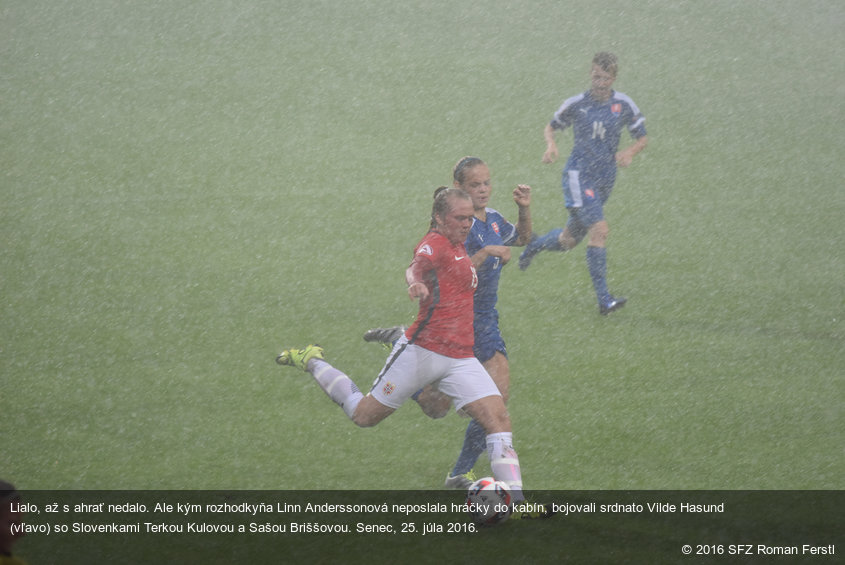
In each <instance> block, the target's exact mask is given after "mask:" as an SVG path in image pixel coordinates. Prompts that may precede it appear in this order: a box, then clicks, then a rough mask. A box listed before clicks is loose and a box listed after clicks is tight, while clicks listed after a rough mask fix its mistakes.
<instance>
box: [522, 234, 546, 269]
mask: <svg viewBox="0 0 845 565" xmlns="http://www.w3.org/2000/svg"><path fill="white" fill-rule="evenodd" d="M542 249H543V248H542V247H541V246H540V244H539V243H538V242H537V238H536V237H535V238H534V239H533V240H531V243H529V244H528V245H526V246H525V249H524V250H523V251H522V253H520V254H519V270H520V271H524V270H525V269H527V268H528V266H529V265H530V264H531V260H532V259H534V256H535V255H536V254H538V253H539V252H540V251H542Z"/></svg>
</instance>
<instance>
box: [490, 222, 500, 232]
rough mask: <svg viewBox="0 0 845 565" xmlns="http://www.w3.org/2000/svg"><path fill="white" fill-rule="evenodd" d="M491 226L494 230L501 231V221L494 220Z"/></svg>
mask: <svg viewBox="0 0 845 565" xmlns="http://www.w3.org/2000/svg"><path fill="white" fill-rule="evenodd" d="M490 227H491V228H493V231H494V232H496V233H499V222H493V223H492V224H490Z"/></svg>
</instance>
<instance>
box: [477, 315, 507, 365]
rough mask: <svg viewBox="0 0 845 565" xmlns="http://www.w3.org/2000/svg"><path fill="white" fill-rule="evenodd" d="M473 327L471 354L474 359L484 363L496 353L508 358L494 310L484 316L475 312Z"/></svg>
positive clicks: (497, 316) (497, 317)
mask: <svg viewBox="0 0 845 565" xmlns="http://www.w3.org/2000/svg"><path fill="white" fill-rule="evenodd" d="M473 326H474V330H475V345H473V347H472V353H473V355H475V358H476V359H478V360H479V361H481V362H482V363H486V362H487V361H489V360H490V359H492V358H493V356H494V355H495V354H496V353H501V354H502V355H504V356H505V357H507V356H508V350H507V348H506V347H505V340H504V339H503V338H502V333H501V332H500V331H499V313H498V312H497V311H496V310H493V311H492V312H487V313H484V314H479V313H478V312H476V314H475V320H474V322H473Z"/></svg>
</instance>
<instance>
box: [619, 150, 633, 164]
mask: <svg viewBox="0 0 845 565" xmlns="http://www.w3.org/2000/svg"><path fill="white" fill-rule="evenodd" d="M633 162H634V156H633V155H631V152H630V151H625V150H622V151H620V152H618V153H617V154H616V165H617V166H619V167H627V166H628V165H630V164H631V163H633Z"/></svg>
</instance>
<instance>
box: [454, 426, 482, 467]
mask: <svg viewBox="0 0 845 565" xmlns="http://www.w3.org/2000/svg"><path fill="white" fill-rule="evenodd" d="M485 449H487V432H486V431H484V428H482V427H481V424H479V423H478V422H476V421H475V420H472V421H471V422H470V423H469V425H468V426H467V431H466V434H464V445H463V447H462V448H461V454H460V455H458V461H457V462H456V463H455V468H454V469H452V476H453V477H457V476H458V475H463V474H464V473H469V472H470V471H472V468H473V467H474V466H475V462H476V461H478V457H479V456H480V455H481V454H482V453H484V450H485Z"/></svg>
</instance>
